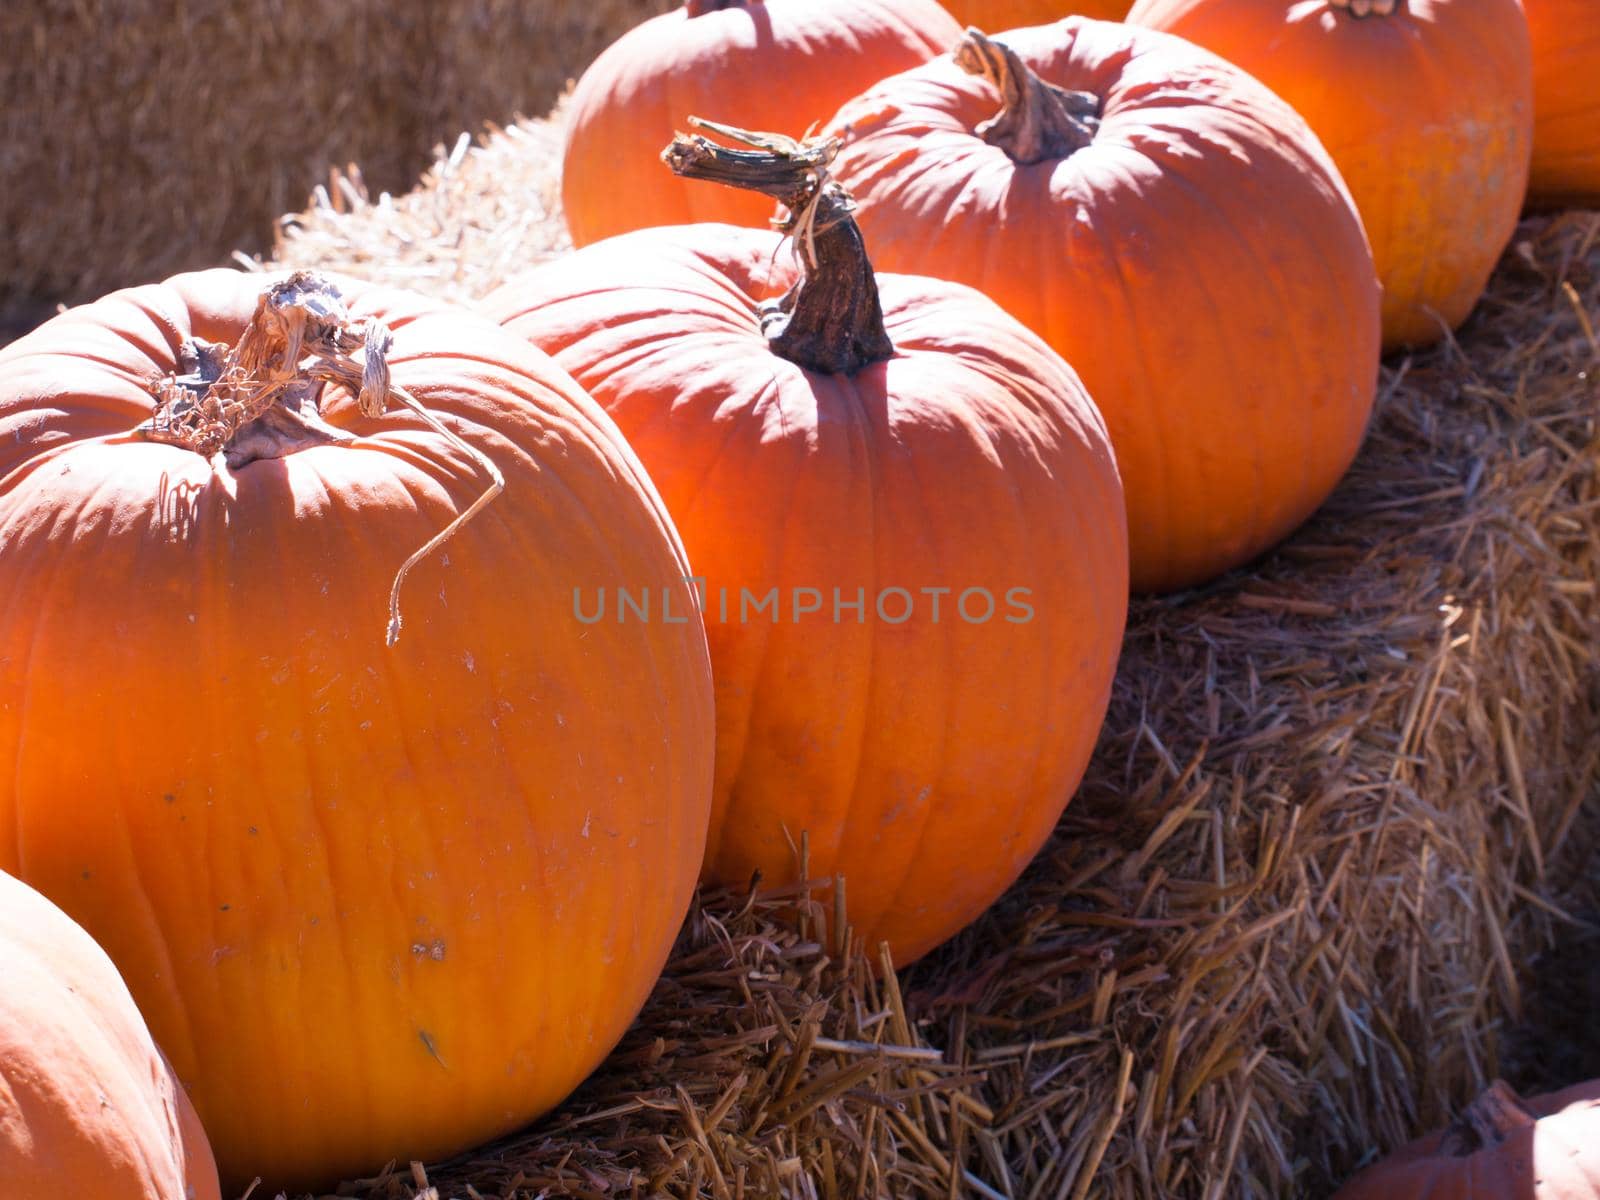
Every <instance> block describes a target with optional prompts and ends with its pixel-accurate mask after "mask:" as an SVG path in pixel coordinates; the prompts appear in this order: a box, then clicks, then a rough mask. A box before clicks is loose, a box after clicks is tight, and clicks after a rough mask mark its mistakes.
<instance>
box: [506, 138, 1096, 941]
mask: <svg viewBox="0 0 1600 1200" xmlns="http://www.w3.org/2000/svg"><path fill="white" fill-rule="evenodd" d="M685 147H687V149H685ZM675 152H676V153H677V154H678V158H677V159H676V160H675V161H676V163H677V166H678V169H681V170H685V171H688V172H690V173H691V174H695V175H697V176H699V177H702V178H716V179H723V180H727V181H731V182H735V183H739V184H741V185H742V186H749V187H761V188H762V189H763V190H764V191H766V192H767V194H769V195H773V196H776V197H778V198H780V199H784V200H785V202H786V203H787V204H788V205H789V206H790V208H791V211H794V212H800V213H802V214H803V215H802V217H801V219H800V227H799V229H798V230H797V231H796V239H795V243H794V247H793V248H791V247H790V246H786V245H785V244H783V242H782V241H781V240H780V238H779V236H778V235H777V234H776V233H773V232H770V231H762V230H744V229H737V228H734V227H732V226H727V225H695V226H688V227H681V228H667V229H652V230H643V231H639V232H636V233H632V234H628V235H625V236H623V237H618V238H613V239H611V240H609V241H605V242H601V243H599V244H598V245H595V246H592V247H589V248H587V249H585V250H581V251H579V252H578V253H576V254H574V255H571V256H570V257H568V258H565V259H560V260H556V261H554V262H552V263H549V264H547V265H545V266H543V267H541V268H540V269H538V270H537V271H535V272H534V273H533V274H532V275H530V276H528V277H526V278H524V279H522V280H519V281H516V282H514V283H512V284H510V285H508V286H507V287H505V288H503V289H502V290H501V291H499V292H498V293H495V294H494V295H492V296H490V297H489V299H488V300H487V301H486V305H487V308H488V310H489V311H490V313H491V314H492V315H494V316H496V317H497V318H498V319H500V320H502V321H504V322H505V323H506V325H507V327H508V328H509V329H511V330H513V331H515V332H516V333H518V334H520V335H521V336H523V337H526V338H527V339H528V340H529V341H531V342H532V343H533V344H534V345H537V346H540V347H542V348H544V349H546V350H548V351H550V352H551V353H552V354H553V355H554V356H555V357H556V360H557V361H558V362H560V363H561V364H562V365H563V366H564V367H566V368H567V369H568V370H570V371H571V372H572V373H573V375H574V376H575V377H576V378H577V379H578V380H579V381H580V382H581V383H582V384H583V386H584V387H586V388H588V389H589V390H590V391H591V392H592V393H593V394H594V396H595V398H596V399H597V400H599V401H600V402H601V403H602V404H603V405H605V407H606V409H607V411H608V412H610V413H611V414H612V416H614V417H615V418H616V419H617V422H618V424H619V425H620V426H621V427H622V429H623V432H624V433H626V434H627V436H628V438H629V440H630V442H631V443H632V444H633V446H634V448H635V449H636V450H637V451H638V452H639V456H640V457H641V458H642V459H643V460H644V462H645V465H646V466H647V467H648V468H649V469H650V472H651V475H652V477H653V478H654V479H655V480H656V483H657V485H658V486H659V487H660V488H661V492H662V496H663V497H664V499H665V500H666V503H667V507H668V509H669V510H670V511H671V512H672V514H673V517H674V520H675V521H676V522H677V524H678V528H679V529H680V530H681V531H682V533H683V536H684V542H685V545H686V546H687V548H688V552H689V559H690V561H691V562H692V563H693V564H694V567H695V572H696V574H697V576H698V577H699V578H700V580H701V587H702V590H703V593H704V596H705V605H704V619H705V623H706V629H707V633H708V635H709V637H710V641H711V656H712V665H713V673H714V675H715V678H716V697H717V772H716V801H715V807H714V810H713V815H712V823H711V835H710V838H709V840H708V843H707V848H706V861H705V874H706V876H707V878H709V879H712V880H720V881H725V882H728V883H732V884H736V885H740V886H742V885H745V884H747V883H748V882H749V880H750V879H751V877H752V875H753V873H755V872H757V871H759V872H760V874H761V876H762V878H763V879H765V880H766V881H767V882H768V883H769V884H775V883H776V884H781V883H785V882H790V881H793V880H794V879H795V878H796V876H797V873H798V871H799V870H800V867H801V848H802V845H806V846H808V847H809V861H808V863H807V864H806V866H807V867H808V869H809V872H810V875H811V877H812V878H815V879H819V880H827V879H829V878H830V877H832V876H834V875H839V876H842V877H843V878H844V881H845V891H846V896H847V905H846V908H847V910H848V913H849V917H850V920H851V921H852V923H853V925H854V927H855V930H856V934H857V936H858V938H860V939H861V940H862V941H863V942H865V944H866V945H867V946H868V947H875V946H876V945H877V943H878V942H879V941H886V942H887V943H888V944H889V946H890V948H891V950H892V952H893V955H894V960H895V962H897V963H905V962H909V961H910V960H912V959H914V958H916V957H917V956H918V955H921V954H923V953H925V952H926V951H927V950H929V949H930V948H932V947H933V946H935V945H937V944H938V943H939V942H941V941H943V940H944V939H946V938H948V937H949V936H950V935H951V934H953V933H955V932H956V931H957V930H958V929H960V928H961V927H962V926H963V925H965V924H967V923H968V922H969V921H971V920H972V919H973V918H974V917H975V916H977V915H978V914H979V913H980V912H981V911H982V910H983V909H984V908H985V907H986V906H987V905H988V904H990V903H991V902H992V901H993V900H994V899H995V897H996V896H998V895H999V894H1000V892H1001V891H1002V890H1003V889H1004V888H1005V887H1006V886H1007V885H1008V884H1009V883H1010V882H1011V881H1012V880H1013V879H1015V878H1016V876H1017V874H1018V873H1019V872H1020V871H1021V870H1022V868H1023V866H1024V864H1026V863H1027V862H1028V860H1029V859H1030V858H1031V857H1032V856H1033V854H1034V853H1035V852H1036V851H1037V850H1038V848H1039V846H1040V844H1041V843H1042V842H1043V840H1044V839H1045V837H1046V836H1047V835H1048V834H1049V832H1050V830H1051V829H1052V827H1053V826H1054V825H1055V823H1056V820H1057V817H1058V816H1059V814H1060V812H1061V810H1062V807H1063V805H1065V804H1066V802H1067V800H1068V798H1069V797H1070V796H1071V795H1072V792H1073V790H1074V788H1075V787H1076V786H1077V783H1078V780H1079V779H1080V778H1081V776H1082V773H1083V770H1084V767H1085V764H1086V763H1087V761H1088V757H1089V752H1090V749H1091V747H1092V746H1093V745H1094V741H1095V737H1096V734H1097V732H1098V730H1099V727H1100V723H1101V720H1102V717H1103V715H1104V712H1105V708H1106V703H1107V698H1108V695H1109V689H1110V686H1111V678H1112V674H1113V670H1114V667H1115V663H1116V659H1117V654H1118V649H1119V642H1120V640H1121V634H1122V628H1123V621H1124V615H1125V609H1126V603H1127V534H1126V530H1125V526H1124V523H1123V512H1122V498H1121V487H1120V484H1119V482H1118V476H1117V470H1116V466H1115V464H1114V462H1113V460H1112V456H1111V451H1110V447H1109V445H1108V444H1107V441H1106V435H1105V430H1104V426H1103V424H1102V422H1101V419H1100V416H1099V414H1098V413H1097V412H1096V411H1095V409H1094V406H1093V405H1092V403H1091V402H1090V401H1089V399H1088V397H1087V396H1086V395H1085V393H1084V391H1083V388H1082V386H1081V385H1080V384H1079V382H1078V380H1077V377H1076V376H1075V375H1074V374H1073V373H1072V371H1071V370H1070V368H1069V367H1068V366H1067V365H1066V364H1065V363H1063V362H1062V361H1061V359H1060V358H1059V357H1058V356H1057V355H1055V354H1054V353H1052V352H1051V351H1050V350H1049V348H1048V347H1046V346H1045V345H1044V344H1043V342H1041V341H1040V340H1039V339H1038V338H1036V337H1034V336H1033V335H1032V334H1030V333H1029V332H1028V331H1027V330H1026V329H1024V328H1023V327H1022V326H1021V325H1020V324H1018V323H1017V322H1016V321H1015V320H1013V319H1011V318H1010V317H1008V316H1006V314H1005V313H1004V312H1002V311H1001V310H1000V309H999V308H998V307H997V306H996V305H995V304H993V303H992V302H991V301H989V300H988V299H986V298H985V297H983V296H982V295H980V294H978V293H977V292H974V291H972V290H971V289H968V288H965V287H961V286H959V285H956V284H951V283H946V282H942V281H939V280H935V279H930V278H925V277H918V276H904V275H900V276H897V275H876V276H875V275H874V274H873V272H872V268H871V265H870V263H869V262H868V260H867V258H866V255H865V253H864V250H863V247H862V245H861V241H860V238H859V235H858V234H857V233H856V230H855V227H854V225H853V223H852V222H851V221H850V219H849V216H848V214H847V212H846V209H845V206H846V201H845V199H844V198H843V197H842V195H840V194H838V193H837V192H836V191H835V190H834V189H833V188H832V187H831V186H830V187H828V188H825V189H823V190H822V192H821V193H818V192H816V191H815V190H810V189H814V186H815V179H816V176H815V175H814V174H813V171H814V168H815V167H817V166H819V165H820V164H821V162H822V160H823V158H825V154H823V155H821V156H820V157H819V154H818V152H817V149H816V148H815V147H813V148H812V149H811V151H808V152H805V153H802V154H799V155H797V156H791V155H789V154H787V153H786V152H784V151H777V152H773V153H770V154H765V155H762V154H756V153H754V152H751V153H749V154H747V156H746V157H745V159H743V160H734V161H731V164H730V162H725V161H724V158H723V157H722V156H723V154H724V152H723V151H721V150H718V149H716V148H714V147H712V146H711V145H710V144H709V143H707V142H705V141H703V140H700V139H696V140H694V141H692V142H682V141H680V143H679V144H678V147H677V150H676V151H675ZM752 163H756V164H758V165H752ZM797 255H804V256H805V257H804V258H803V259H802V262H804V263H805V264H806V265H804V266H802V265H800V263H797V261H796V258H797ZM790 289H793V290H790ZM780 297H781V299H780ZM762 602H766V603H765V604H763V603H762ZM774 602H775V605H776V607H775V608H773V607H770V605H771V604H773V603H774Z"/></svg>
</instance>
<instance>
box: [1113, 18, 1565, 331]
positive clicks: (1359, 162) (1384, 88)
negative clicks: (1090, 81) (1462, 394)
mask: <svg viewBox="0 0 1600 1200" xmlns="http://www.w3.org/2000/svg"><path fill="white" fill-rule="evenodd" d="M1350 3H1351V0H1311V2H1309V3H1308V2H1307V0H1139V2H1138V3H1137V4H1135V5H1134V7H1133V11H1132V12H1131V13H1130V14H1129V16H1128V20H1129V22H1130V23H1132V24H1136V25H1148V26H1149V27H1151V28H1152V29H1162V30H1165V31H1167V32H1168V33H1175V34H1177V35H1179V36H1180V37H1185V38H1188V39H1189V40H1190V41H1191V42H1195V43H1198V44H1199V45H1202V46H1204V47H1206V48H1207V49H1208V50H1214V51H1215V52H1216V53H1218V54H1220V55H1221V56H1222V57H1223V58H1226V59H1228V60H1229V61H1231V62H1234V63H1237V64H1238V65H1239V66H1241V67H1243V68H1244V69H1245V70H1246V71H1249V72H1250V73H1251V74H1252V75H1254V76H1255V77H1256V78H1257V79H1260V80H1261V81H1262V82H1263V83H1265V84H1266V85H1267V86H1268V87H1270V88H1272V89H1273V90H1274V91H1275V92H1277V93H1278V95H1280V96H1282V97H1283V98H1284V99H1285V100H1287V101H1288V102H1289V103H1290V104H1292V105H1293V106H1294V107H1295V109H1296V110H1297V111H1298V112H1299V113H1300V115H1301V116H1303V117H1304V118H1305V119H1306V123H1307V124H1308V125H1310V126H1311V128H1312V130H1313V131H1314V132H1315V133H1316V134H1317V136H1318V137H1319V138H1320V139H1321V141H1322V144H1323V145H1324V146H1325V147H1327V150H1328V153H1329V154H1331V155H1332V156H1333V161H1334V162H1335V163H1337V164H1338V167H1339V170H1340V173H1341V174H1342V175H1343V176H1344V181H1345V183H1346V184H1347V185H1348V186H1349V188H1350V194H1351V195H1352V196H1353V197H1354V198H1355V202H1356V208H1357V209H1358V210H1359V211H1360V213H1361V219H1362V221H1363V222H1364V223H1365V225H1366V230H1367V237H1368V238H1369V239H1370V241H1371V243H1372V254H1373V258H1374V260H1375V261H1376V263H1377V267H1378V278H1379V279H1380V280H1382V282H1383V289H1384V291H1383V338H1384V344H1385V345H1386V346H1388V347H1399V346H1425V345H1428V344H1430V343H1432V342H1436V341H1438V340H1439V339H1440V338H1442V337H1443V336H1444V335H1445V334H1446V332H1448V331H1449V330H1451V329H1454V328H1456V327H1457V326H1459V325H1460V324H1461V323H1462V322H1463V321H1465V320H1466V319H1467V316H1468V315H1469V314H1470V313H1471V312H1472V309H1473V306H1474V305H1476V304H1477V302H1478V299H1479V297H1480V296H1482V295H1483V290H1484V288H1485V287H1486V286H1487V284H1488V282H1489V273H1490V272H1491V271H1492V270H1493V269H1494V265H1495V263H1496V262H1497V261H1498V260H1499V258H1500V254H1501V251H1503V250H1504V249H1505V247H1506V244H1507V243H1508V242H1509V241H1510V240H1511V234H1512V231H1513V230H1514V229H1515V228H1516V224H1517V216H1518V214H1519V213H1520V212H1521V209H1522V200H1523V195H1524V193H1525V191H1526V189H1527V183H1528V161H1529V155H1530V153H1531V152H1532V145H1533V140H1532V139H1533V113H1534V98H1533V77H1532V74H1531V71H1532V65H1531V64H1532V60H1531V57H1530V52H1529V46H1528V23H1527V20H1526V19H1525V18H1524V16H1523V14H1522V6H1521V4H1520V3H1519V2H1518V0H1404V2H1403V3H1388V4H1385V3H1383V0H1379V8H1378V9H1376V10H1374V11H1372V12H1369V13H1368V15H1366V16H1364V17H1360V16H1356V15H1355V13H1354V11H1352V9H1351V8H1350V7H1348V6H1349V5H1350ZM1385 9H1387V10H1388V11H1384V10H1385Z"/></svg>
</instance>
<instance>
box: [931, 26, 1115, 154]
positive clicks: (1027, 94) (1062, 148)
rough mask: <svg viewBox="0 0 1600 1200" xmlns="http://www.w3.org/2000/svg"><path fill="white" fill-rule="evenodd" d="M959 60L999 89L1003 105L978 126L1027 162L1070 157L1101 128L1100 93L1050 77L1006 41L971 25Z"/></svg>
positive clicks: (960, 47)
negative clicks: (1044, 76) (1059, 84)
mask: <svg viewBox="0 0 1600 1200" xmlns="http://www.w3.org/2000/svg"><path fill="white" fill-rule="evenodd" d="M954 58H955V63H956V66H958V67H960V68H961V69H962V70H963V71H965V72H966V73H967V74H969V75H981V76H982V77H983V78H985V79H987V80H988V81H989V82H990V83H992V84H993V85H994V86H995V88H996V90H997V91H999V93H1000V101H1001V104H1002V105H1003V107H1002V108H1001V109H1000V112H999V113H998V114H996V115H995V116H993V117H991V118H989V120H987V121H984V122H983V123H982V124H980V125H979V126H978V127H977V128H976V129H975V130H974V131H973V132H975V133H976V134H977V135H978V136H979V137H981V138H982V139H983V140H984V141H986V142H988V143H989V145H991V146H998V147H1000V149H1002V150H1004V151H1005V152H1006V153H1007V154H1008V155H1009V156H1010V157H1011V160H1012V161H1013V162H1016V163H1019V164H1021V165H1023V166H1027V165H1028V164H1029V163H1036V162H1043V161H1044V160H1045V159H1048V158H1066V157H1067V156H1068V155H1070V154H1073V153H1074V152H1076V151H1078V150H1082V149H1083V148H1084V147H1085V146H1087V145H1088V144H1089V143H1090V142H1092V141H1093V140H1094V135H1095V131H1096V130H1097V129H1099V128H1100V115H1099V113H1100V98H1099V97H1098V96H1096V95H1094V94H1093V93H1092V92H1072V91H1068V90H1067V89H1066V88H1062V87H1057V86H1056V85H1055V84H1053V83H1046V82H1045V81H1044V80H1043V79H1040V78H1039V76H1038V75H1037V74H1036V73H1035V72H1034V70H1033V68H1031V67H1029V66H1028V64H1027V63H1025V62H1023V61H1022V59H1021V58H1019V57H1018V55H1017V52H1016V51H1015V50H1013V49H1011V47H1010V46H1007V45H1005V44H1004V43H1003V42H997V41H995V40H994V39H992V38H990V37H988V36H986V35H985V34H984V33H983V32H982V31H981V30H978V29H973V28H970V27H969V28H968V29H967V32H966V35H965V36H964V37H963V38H962V39H961V41H960V43H959V44H957V46H956V48H955V52H954Z"/></svg>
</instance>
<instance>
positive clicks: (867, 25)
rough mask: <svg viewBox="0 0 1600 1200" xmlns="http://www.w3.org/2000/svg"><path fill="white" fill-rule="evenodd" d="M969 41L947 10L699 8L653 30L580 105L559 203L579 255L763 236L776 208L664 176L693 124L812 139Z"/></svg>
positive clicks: (890, 5) (589, 79)
mask: <svg viewBox="0 0 1600 1200" xmlns="http://www.w3.org/2000/svg"><path fill="white" fill-rule="evenodd" d="M960 33H961V30H960V27H959V26H957V24H956V23H955V21H954V20H953V19H952V18H951V16H950V15H949V14H948V13H947V12H945V11H944V9H942V8H940V7H939V5H938V4H937V3H936V0H692V2H691V3H689V4H686V5H684V6H683V7H682V8H678V9H674V10H673V11H672V12H669V13H665V14H663V15H662V16H659V17H654V18H652V19H650V20H649V21H646V22H644V23H643V24H642V25H640V26H638V27H637V28H636V29H633V30H632V31H630V32H629V33H627V34H625V35H623V36H622V37H621V38H619V39H618V40H617V41H616V42H614V43H613V44H612V45H611V46H610V47H608V48H607V49H606V51H605V52H604V53H603V54H601V55H600V57H599V58H597V59H596V60H595V61H594V62H593V63H592V64H591V65H590V66H589V68H588V70H586V71H585V72H584V73H583V77H582V78H581V79H580V80H579V81H578V86H577V88H576V89H574V91H573V94H572V104H571V108H570V109H569V113H568V120H567V133H566V143H565V148H564V151H563V161H562V166H561V198H562V207H563V210H564V211H565V213H566V218H567V228H568V230H569V231H570V232H571V234H572V240H573V242H574V243H575V244H576V245H579V246H586V245H588V244H589V243H590V242H594V241H598V240H599V239H600V238H603V237H610V236H612V235H613V234H618V233H626V232H628V231H629V230H631V229H643V228H645V227H646V226H651V225H681V224H686V223H688V222H690V221H729V222H732V223H733V224H736V225H749V226H752V227H755V228H764V227H765V226H766V225H767V222H768V220H769V219H770V218H771V216H772V210H773V205H772V202H771V201H770V200H766V199H764V198H763V197H761V196H756V195H752V194H750V193H748V192H738V191H734V190H733V189H731V188H724V187H718V186H716V185H714V184H710V183H704V182H698V181H686V180H680V179H675V178H674V177H673V176H672V175H670V174H668V173H667V172H666V171H665V170H664V169H663V168H662V166H661V151H662V148H663V147H665V146H666V144H667V143H668V142H669V141H671V140H672V135H673V134H674V133H676V132H678V131H679V130H682V129H686V128H687V127H688V126H687V125H686V122H687V121H688V119H689V118H690V117H705V118H707V119H708V120H713V121H724V122H731V123H733V124H737V125H742V126H744V127H745V128H747V129H762V130H769V131H771V132H774V133H784V134H788V135H789V136H791V137H796V138H798V137H802V136H804V135H805V133H806V132H807V131H808V130H809V129H810V128H811V127H812V126H813V125H820V124H821V123H822V122H823V121H826V120H827V119H828V118H829V117H830V116H832V115H833V110H834V109H836V108H838V107H839V105H841V104H843V103H844V102H845V101H846V100H848V99H849V98H850V97H851V96H854V95H855V94H856V93H857V92H859V91H861V90H862V89H864V88H866V87H869V86H870V85H871V84H873V83H875V82H877V81H878V80H879V79H882V78H883V77H884V76H885V75H892V74H893V73H894V72H896V71H903V70H905V69H906V68H907V67H911V66H915V65H916V64H917V63H921V62H926V61H927V60H928V59H930V58H932V57H933V56H934V55H935V54H938V53H939V52H940V51H942V50H947V49H949V48H950V46H952V45H953V44H954V43H955V40H956V38H957V37H958V36H960Z"/></svg>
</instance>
